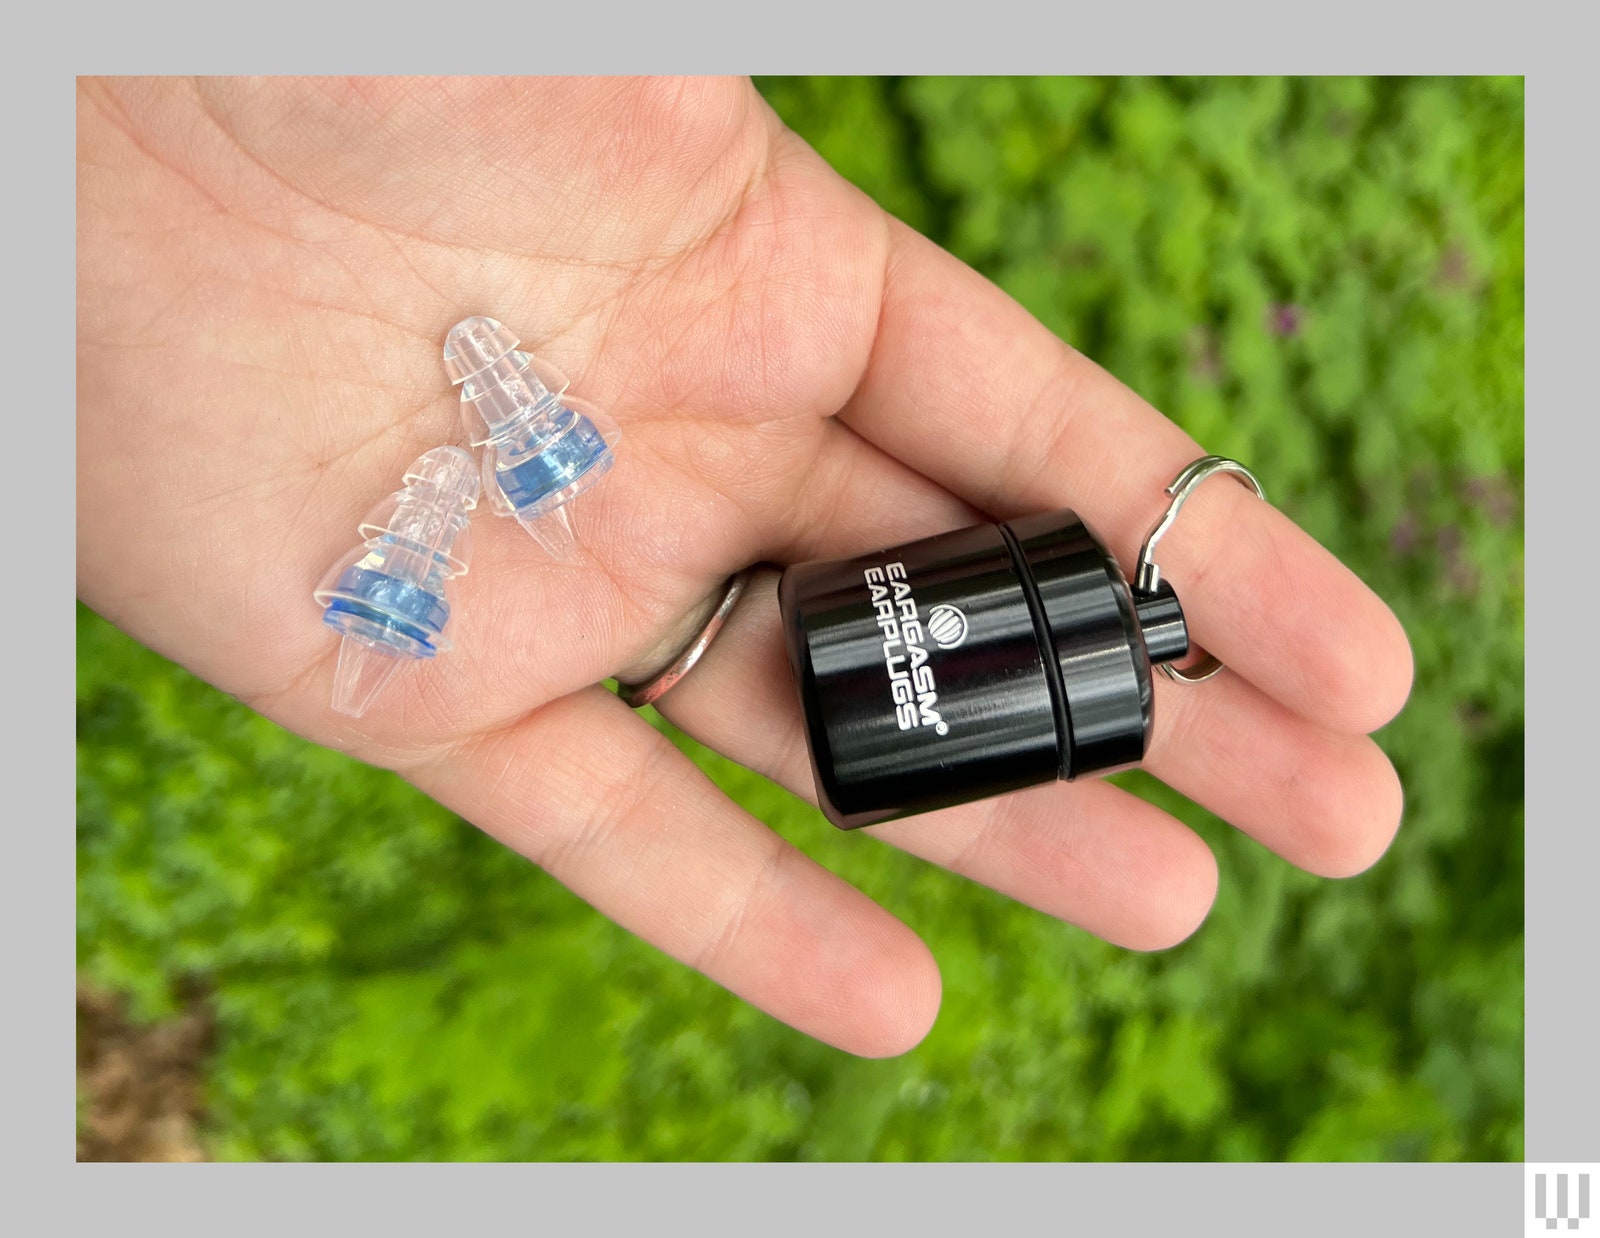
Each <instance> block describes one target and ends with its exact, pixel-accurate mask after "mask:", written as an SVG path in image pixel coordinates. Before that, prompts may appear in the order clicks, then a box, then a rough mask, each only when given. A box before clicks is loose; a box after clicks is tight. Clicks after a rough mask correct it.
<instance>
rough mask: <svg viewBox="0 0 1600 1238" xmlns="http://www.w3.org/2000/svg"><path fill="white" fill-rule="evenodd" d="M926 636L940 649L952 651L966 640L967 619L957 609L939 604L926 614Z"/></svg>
mask: <svg viewBox="0 0 1600 1238" xmlns="http://www.w3.org/2000/svg"><path fill="white" fill-rule="evenodd" d="M928 635H929V636H931V637H933V639H934V640H936V641H938V642H939V648H940V649H954V648H956V647H957V646H959V645H960V644H961V642H962V641H964V640H966V639H967V617H966V616H965V615H963V614H962V613H961V610H960V608H959V607H955V606H949V605H946V604H944V603H942V602H941V603H940V604H939V605H938V606H935V607H934V608H933V609H932V610H931V611H929V612H928Z"/></svg>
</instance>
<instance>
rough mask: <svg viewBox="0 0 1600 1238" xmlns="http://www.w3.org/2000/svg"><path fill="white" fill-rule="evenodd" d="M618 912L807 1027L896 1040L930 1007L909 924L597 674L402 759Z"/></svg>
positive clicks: (453, 801) (635, 928)
mask: <svg viewBox="0 0 1600 1238" xmlns="http://www.w3.org/2000/svg"><path fill="white" fill-rule="evenodd" d="M407 777H408V778H410V780H411V781H412V782H414V783H415V784H416V785H417V786H418V787H419V788H420V789H421V790H423V791H425V792H427V793H428V794H429V795H432V796H433V797H434V798H436V799H438V800H439V801H440V802H441V803H443V804H445V805H447V806H448V807H450V808H452V809H453V810H455V811H456V812H458V813H460V814H461V815H462V816H464V817H466V818H467V819H468V820H469V821H472V822H473V823H475V824H476V825H478V826H479V827H480V828H482V829H483V830H485V831H486V832H487V833H489V834H490V835H492V836H493V837H495V838H497V839H499V840H500V841H501V842H503V843H505V844H506V845H507V846H509V847H511V848H512V849H514V850H516V851H519V852H521V853H522V854H523V855H525V856H527V857H528V858H529V859H531V860H533V861H534V862H535V863H537V864H538V865H539V866H540V867H542V868H544V869H545V870H546V871H548V872H549V873H550V874H551V876H553V877H555V878H556V879H557V880H558V881H560V882H561V883H562V884H563V885H565V886H567V887H568V888H569V889H571V890H572V891H573V892H574V893H576V894H577V895H578V896H579V897H580V898H582V899H584V900H585V901H586V902H588V903H589V904H590V905H592V906H593V907H595V908H596V909H597V910H599V911H601V912H603V913H604V914H605V915H607V916H609V917H610V918H611V919H613V920H615V921H616V922H617V923H618V924H620V925H622V926H623V927H624V928H627V929H629V930H630V931H632V932H634V933H636V934H638V935H639V936H640V937H642V938H644V939H645V940H646V941H648V942H650V943H652V944H653V945H655V946H657V947H659V948H660V949H662V950H664V951H666V953H668V954H670V955H671V956H672V957H673V958H675V959H677V960H679V961H680V962H683V963H686V964H688V965H689V966H691V967H693V968H695V969H696V970H698V971H700V972H702V973H703V974H705V975H706V976H708V977H709V978H710V979H712V980H714V981H716V982H717V983H718V984H720V985H722V986H723V987H724V988H726V989H728V990H729V991H730V992H732V993H734V994H736V995H737V996H739V997H742V998H744V999H745V1000H746V1001H748V1002H750V1003H751V1004H752V1005H754V1006H757V1007H759V1008H760V1009H762V1010H764V1011H766V1012H767V1013H768V1014H770V1015H772V1016H773V1017H775V1018H777V1019H780V1020H782V1021H783V1022H785V1023H787V1024H789V1025H791V1026H792V1027H795V1028H797V1029H799V1030H800V1031H802V1032H805V1033H807V1034H808V1035H811V1036H814V1037H816V1038H817V1039H819V1040H822V1041H825V1042H827V1043H828V1044H831V1045H834V1046H836V1047H838V1048H840V1049H844V1050H847V1051H848V1052H851V1053H856V1054H859V1055H862V1056H864V1057H882V1056H888V1055H891V1054H896V1053H902V1052H904V1051H905V1050H907V1049H909V1048H911V1047H912V1046H913V1045H915V1044H916V1043H917V1042H918V1041H920V1040H921V1039H922V1038H923V1036H925V1035H926V1034H927V1032H928V1029H929V1028H930V1027H931V1026H932V1024H933V1019H934V1016H935V1015H936V1014H937V1012H938V1008H939V997H940V981H939V972H938V968H937V966H936V964H935V963H934V960H933V956H932V955H931V954H930V953H929V952H928V948H927V947H926V946H925V945H924V944H923V942H922V941H921V939H920V938H918V937H917V936H916V934H915V933H913V932H912V931H911V930H910V929H909V928H907V927H906V926H905V925H904V924H902V923H901V922H900V921H899V920H897V919H895V918H894V917H893V916H891V915H890V914H889V913H888V912H887V911H885V910H884V909H883V908H881V907H879V906H878V905H877V904H876V903H874V902H873V901H872V900H871V899H869V898H868V897H867V896H866V895H864V894H862V893H861V892H860V891H859V890H857V889H856V888H855V887H854V886H851V885H850V884H849V883H847V882H845V881H843V880H842V879H840V878H839V877H837V876H835V875H834V874H832V873H830V872H828V871H827V870H826V869H825V868H823V867H822V866H820V865H819V864H817V863H816V862H814V861H813V860H811V859H810V858H809V857H807V856H806V855H805V854H804V853H802V852H800V851H799V850H797V849H796V848H794V847H793V846H791V845H790V844H789V843H787V842H785V841H784V840H783V839H781V838H779V837H778V836H777V835H776V834H774V833H772V832H771V831H770V830H769V829H767V828H766V826H764V825H762V824H761V823H760V822H759V821H757V820H756V819H755V818H754V817H752V816H750V815H749V814H748V813H746V812H744V811H743V810H742V809H740V808H739V807H738V806H737V805H735V804H734V803H733V802H732V801H730V800H729V799H728V798H727V797H726V796H724V795H723V794H722V792H721V791H719V790H718V789H717V787H716V786H715V784H713V783H712V782H711V780H710V779H709V778H707V777H706V776H705V775H704V774H703V773H701V772H700V770H699V769H697V768H696V767H695V766H694V764H693V763H692V762H690V761H689V759H688V758H687V757H685V756H684V755H683V754H682V753H680V752H679V751H678V750H677V749H676V748H675V747H673V746H672V744H671V743H670V742H669V741H668V740H667V739H666V738H665V737H664V736H663V735H661V734H660V733H659V732H657V731H656V730H655V729H654V728H652V727H651V726H649V725H648V724H647V723H646V722H644V721H643V720H642V719H640V718H638V717H637V716H636V715H635V714H634V713H633V711H632V710H631V709H629V708H628V707H627V706H626V705H624V704H623V703H622V702H621V701H619V700H618V699H617V698H616V697H615V696H613V695H612V694H611V693H610V692H608V691H606V690H605V689H604V688H600V687H595V688H589V689H585V690H584V691H582V692H579V693H575V694H573V695H572V696H569V697H565V698H563V699H561V700H559V701H555V702H553V703H552V704H550V705H547V706H545V707H544V708H542V709H540V710H538V711H536V712H535V713H533V714H531V715H529V716H527V717H525V718H523V719H521V720H520V721H519V722H517V723H516V724H514V725H513V726H511V727H509V728H507V729H503V730H498V731H492V732H488V733H485V734H482V735H479V736H476V737H474V738H472V739H470V740H467V741H464V742H462V743H461V744H459V745H457V746H455V747H454V748H452V749H451V750H450V751H449V752H448V753H446V754H444V755H441V756H440V757H438V758H436V759H435V760H434V761H432V762H430V763H429V764H428V765H426V766H423V767H421V768H418V769H413V770H411V771H409V772H408V773H407Z"/></svg>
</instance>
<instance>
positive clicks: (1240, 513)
mask: <svg viewBox="0 0 1600 1238" xmlns="http://www.w3.org/2000/svg"><path fill="white" fill-rule="evenodd" d="M840 416H841V417H842V418H843V419H844V420H845V421H846V422H847V423H848V424H850V425H851V426H853V427H854V428H855V429H857V430H858V431H860V433H861V434H862V435H863V436H864V437H866V438H867V439H869V440H871V441H872V442H874V443H877V444H878V445H879V446H881V447H882V448H883V449H884V450H886V451H888V452H889V453H890V454H892V455H894V456H897V457H899V458H900V459H902V460H904V461H905V462H906V463H908V464H910V465H911V466H912V467H913V468H916V469H917V470H919V471H921V472H922V473H925V474H926V475H927V476H929V477H931V478H933V479H934V480H935V481H938V482H939V483H941V484H942V485H944V486H946V487H947V488H949V489H950V490H952V491H954V492H955V493H957V494H958V495H960V496H962V497H963V498H965V499H967V500H968V501H970V502H972V503H974V504H975V505H977V506H978V507H980V508H983V509H984V510H986V511H989V512H992V513H994V514H995V515H996V516H1000V517H1006V516H1012V515H1017V514H1021V513H1023V512H1029V511H1038V510H1045V509H1049V508H1054V507H1072V508H1073V509H1075V510H1076V511H1077V512H1078V513H1079V514H1080V515H1081V516H1083V517H1084V519H1085V520H1086V521H1087V522H1088V524H1089V525H1090V526H1091V527H1092V528H1093V529H1094V530H1095V531H1096V532H1097V533H1098V534H1099V535H1100V536H1101V537H1102V538H1103V539H1105V540H1106V542H1107V544H1108V545H1109V546H1111V547H1112V548H1113V550H1114V551H1115V552H1116V553H1117V555H1118V557H1119V558H1120V559H1121V561H1122V564H1123V567H1124V569H1129V570H1131V567H1132V560H1133V555H1134V552H1135V551H1136V550H1137V548H1138V546H1139V544H1140V542H1141V540H1142V539H1143V536H1144V534H1145V533H1146V532H1147V531H1148V530H1149V527H1150V525H1151V524H1152V523H1153V522H1154V520H1155V518H1156V517H1157V516H1159V514H1160V513H1161V511H1162V509H1163V506H1164V503H1165V501H1166V500H1165V497H1164V496H1163V495H1162V494H1161V489H1162V487H1164V486H1165V485H1167V484H1168V483H1169V482H1170V481H1171V480H1172V479H1173V478H1174V477H1175V476H1176V475H1177V473H1178V471H1179V470H1180V469H1181V468H1182V467H1183V466H1184V465H1185V464H1187V463H1189V462H1190V461H1191V460H1194V459H1195V458H1197V457H1198V456H1200V455H1202V454H1204V453H1203V451H1202V449H1201V448H1200V447H1199V446H1198V445H1197V444H1196V443H1195V442H1194V441H1193V440H1192V439H1190V438H1189V436H1188V435H1187V434H1185V433H1184V432H1183V431H1182V430H1180V429H1179V428H1178V427H1177V426H1176V425H1174V424H1173V423H1172V422H1170V421H1168V420H1167V419H1166V418H1165V417H1163V416H1161V415H1160V414H1159V413H1157V412H1156V411H1155V410H1154V409H1152V408H1151V407H1150V406H1149V405H1148V404H1146V403H1145V402H1144V401H1143V400H1142V399H1140V398H1139V397H1138V396H1137V395H1135V394H1134V393H1133V392H1132V391H1130V390H1128V388H1126V387H1124V386H1123V385H1122V384H1121V383H1119V382H1118V381H1117V380H1116V379H1114V378H1112V377H1111V376H1110V375H1109V374H1107V373H1106V372H1105V371H1103V370H1101V369H1100V368H1099V367H1098V366H1096V365H1094V364H1093V363H1092V362H1090V361H1089V360H1088V359H1086V358H1085V357H1083V356H1082V355H1081V354H1079V353H1077V352H1075V351H1073V350H1072V349H1070V348H1068V347H1066V346H1065V345H1064V344H1062V343H1061V341H1059V340H1058V339H1057V338H1056V337H1055V336H1054V335H1052V334H1051V333H1050V332H1049V331H1048V330H1046V329H1045V328H1044V327H1043V326H1042V325H1040V324H1039V323H1038V322H1037V321H1036V320H1035V319H1034V318H1033V317H1032V316H1031V315H1029V314H1028V313H1027V311H1025V310H1024V309H1023V308H1022V307H1021V306H1020V305H1018V304H1017V303H1016V302H1015V301H1013V300H1011V298H1009V297H1008V296H1006V295H1005V294H1004V293H1003V292H1001V291H1000V290H999V289H998V288H996V287H995V286H994V285H993V284H991V283H990V282H989V281H987V280H985V279H984V278H982V277H981V276H979V275H978V274H977V273H976V272H974V271H973V270H972V269H971V268H969V267H967V266H966V265H965V264H963V263H961V262H960V261H958V260H957V259H955V258H953V257H952V256H950V255H949V254H947V253H945V252H944V251H943V250H941V249H939V248H938V247H937V246H935V245H933V244H932V243H930V242H929V241H927V240H925V239H924V238H922V237H920V236H918V235H917V234H916V233H914V232H912V231H911V230H910V229H907V228H903V227H900V226H898V225H895V230H894V242H893V247H892V256H891V259H890V262H889V266H888V273H887V276H886V283H885V290H884V297H883V304H882V308H881V311H880V319H879V330H878V335H877V338H876V340H875V342H874V345H873V351H872V355H871V359H870V360H869V362H868V366H867V370H866V373H865V376H864V377H863V379H862V382H861V384H860V386H859V387H858V389H857V391H856V393H855V395H854V396H853V397H852V398H851V400H850V401H849V403H848V404H847V405H846V407H845V408H844V410H843V411H842V412H841V414H840ZM1265 484H1266V485H1267V486H1268V487H1269V493H1270V486H1271V478H1270V477H1269V478H1266V479H1265ZM1161 561H1162V565H1163V567H1164V569H1165V572H1166V575H1167V576H1168V578H1169V579H1171V581H1172V582H1173V585H1174V587H1175V588H1176V589H1177V590H1178V593H1179V595H1180V597H1181V598H1182V599H1183V603H1184V609H1185V612H1186V614H1187V615H1188V617H1189V620H1190V626H1191V631H1192V635H1193V636H1194V638H1195V640H1196V641H1197V642H1198V643H1199V644H1200V645H1202V646H1203V647H1205V648H1206V649H1209V650H1210V651H1212V652H1213V653H1215V654H1216V655H1217V656H1218V657H1220V658H1221V659H1222V660H1223V661H1224V662H1225V663H1227V664H1228V665H1229V666H1230V667H1232V668H1233V669H1234V670H1235V671H1237V672H1239V673H1240V674H1242V675H1244V676H1245V677H1246V678H1247V679H1249V680H1250V681H1251V682H1252V683H1254V684H1256V685H1257V686H1258V687H1260V688H1261V689H1262V690H1263V691H1265V692H1266V693H1268V694H1269V695H1270V696H1273V697H1275V698H1277V699H1278V700H1280V701H1282V702H1283V703H1284V704H1285V705H1287V706H1289V707H1290V708H1291V709H1293V710H1294V711H1295V712H1296V713H1299V714H1301V715H1303V716H1305V717H1306V718H1309V719H1312V720H1314V721H1316V722H1318V723H1320V724H1322V725H1325V726H1329V727H1333V728H1337V729H1340V730H1350V731H1369V730H1372V729H1374V728H1376V727H1378V726H1380V725H1382V724H1383V723H1384V722H1386V721H1387V720H1388V719H1389V718H1391V717H1392V716H1393V715H1394V714H1395V713H1396V712H1397V711H1398V709H1399V708H1400V706H1401V704H1402V703H1403V702H1404V700H1405V697H1406V694H1407V692H1408V691H1409V688H1410V683H1411V654H1410V649H1409V646H1408V645H1407V643H1406V639H1405V635H1404V633H1403V632H1402V631H1401V629H1400V626H1399V623H1398V622H1397V621H1396V619H1395V618H1394V616H1393V614H1392V613H1391V612H1390V611H1389V609H1388V608H1387V607H1386V606H1385V605H1384V604H1383V602H1382V601H1380V600H1379V599H1378V598H1377V596H1376V595H1374V594H1373V593H1372V592H1371V591H1370V590H1369V589H1367V588H1366V586H1365V585H1363V584H1362V583H1361V582H1360V581H1359V580H1358V579H1357V578H1356V577H1355V575H1354V574H1353V573H1351V572H1350V571H1349V570H1348V569H1347V568H1345V567H1344V566H1343V565H1342V564H1340V563H1339V562H1338V560H1337V559H1335V558H1334V557H1333V556H1332V555H1331V554H1329V553H1328V552H1327V551H1326V550H1324V549H1323V548H1322V547H1321V546H1319V545H1318V544H1317V543H1316V542H1315V541H1314V540H1313V539H1312V538H1311V537H1310V536H1309V535H1307V534H1306V533H1304V532H1302V531H1301V530H1300V529H1299V528H1297V527H1296V526H1295V525H1294V524H1293V523H1292V522H1291V521H1290V520H1289V519H1288V518H1286V517H1285V516H1283V515H1282V514H1281V513H1279V512H1278V511H1276V510H1275V509H1274V508H1272V507H1271V506H1270V505H1268V504H1266V503H1262V502H1260V501H1258V500H1257V499H1256V498H1255V496H1254V495H1252V494H1249V493H1247V492H1246V491H1245V490H1244V489H1243V488H1242V487H1240V486H1238V485H1235V484H1233V483H1231V482H1223V481H1218V482H1213V483H1211V484H1210V485H1208V486H1202V487H1201V488H1200V489H1199V490H1198V491H1196V492H1195V497H1194V499H1193V500H1192V501H1191V502H1190V503H1189V504H1188V505H1187V506H1185V508H1184V513H1183V519H1181V520H1180V521H1178V523H1177V524H1176V526H1175V527H1174V528H1173V530H1172V532H1171V533H1170V534H1169V535H1168V536H1167V537H1166V539H1165V540H1164V541H1163V542H1162V545H1161Z"/></svg>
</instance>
